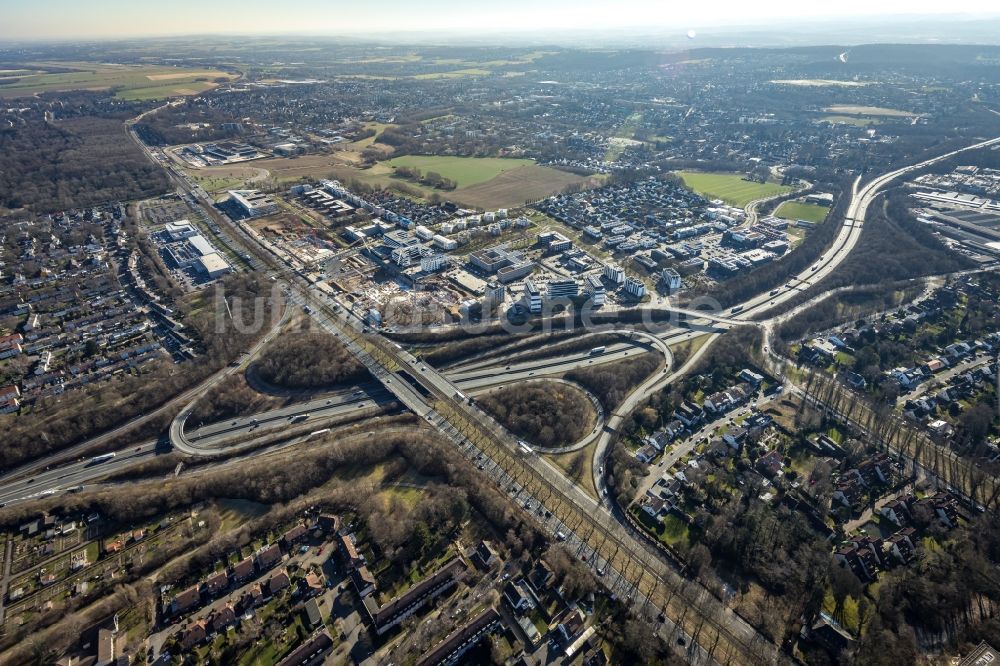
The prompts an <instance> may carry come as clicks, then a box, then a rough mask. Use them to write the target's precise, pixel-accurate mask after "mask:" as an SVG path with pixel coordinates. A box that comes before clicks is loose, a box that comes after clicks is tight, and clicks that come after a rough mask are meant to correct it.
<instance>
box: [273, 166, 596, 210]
mask: <svg viewBox="0 0 1000 666" xmlns="http://www.w3.org/2000/svg"><path fill="white" fill-rule="evenodd" d="M311 157H312V156H310V157H306V158H298V159H297V160H286V161H285V164H283V165H282V166H283V167H285V168H283V169H280V170H278V171H275V170H274V169H272V168H271V166H270V165H269V164H268V163H267V162H263V163H259V164H260V165H261V166H265V167H267V168H269V169H271V171H272V174H273V175H274V177H275V178H276V179H277V180H278V181H279V182H281V181H283V180H286V177H287V180H294V179H297V178H298V177H299V176H302V175H304V174H306V173H310V172H317V171H319V172H322V173H316V176H317V177H332V178H337V179H339V180H341V181H344V182H350V181H351V180H358V181H361V182H363V183H365V184H367V185H371V186H373V187H387V188H391V187H392V186H393V185H398V186H399V187H401V188H403V189H404V191H407V192H418V193H419V194H420V196H422V197H423V198H424V199H428V198H430V197H432V196H434V195H435V194H436V195H438V196H440V197H441V198H442V199H447V200H449V201H454V202H455V203H458V204H460V205H462V206H468V207H472V208H483V209H487V210H493V209H497V208H511V207H515V206H520V205H522V204H524V203H525V202H527V201H537V200H538V199H543V198H545V197H547V196H551V195H553V194H557V193H559V192H561V191H563V190H564V189H565V188H566V187H567V186H568V185H575V184H583V185H584V186H596V185H597V184H599V183H600V180H599V179H596V178H588V177H586V176H578V175H575V174H571V173H568V172H565V171H560V170H559V169H553V168H551V167H546V166H539V165H537V164H535V163H534V162H533V161H532V160H525V159H505V158H493V157H444V156H423V155H407V156H404V157H399V158H395V159H392V160H388V161H384V162H378V163H377V164H375V165H373V166H372V167H370V168H367V169H359V168H356V167H354V166H353V165H351V164H344V163H340V164H336V163H334V160H331V159H330V157H329V156H326V162H327V167H326V168H325V169H323V168H317V167H316V166H313V167H310V168H302V167H301V164H302V161H303V160H308V159H311ZM317 157H319V156H317ZM268 162H269V161H268ZM295 162H298V163H299V165H297V166H292V165H293V164H294V163H295ZM276 166H277V165H276ZM395 166H407V167H411V168H416V169H419V170H420V171H421V172H422V173H427V172H432V171H433V172H437V173H439V174H440V175H441V176H443V177H444V178H448V179H450V180H454V181H456V182H457V183H458V187H457V188H456V189H454V190H450V191H448V190H436V189H434V188H432V187H428V186H425V185H421V184H420V183H417V182H414V181H412V180H405V179H403V178H398V177H396V176H394V175H393V167H395Z"/></svg>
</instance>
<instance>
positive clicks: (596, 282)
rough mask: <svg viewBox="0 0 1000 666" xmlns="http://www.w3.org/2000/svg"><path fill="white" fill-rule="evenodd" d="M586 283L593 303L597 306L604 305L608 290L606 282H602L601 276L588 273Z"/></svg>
mask: <svg viewBox="0 0 1000 666" xmlns="http://www.w3.org/2000/svg"><path fill="white" fill-rule="evenodd" d="M584 284H585V286H586V289H587V295H588V296H590V303H591V305H593V306H594V307H595V308H596V307H600V306H602V305H604V300H605V298H606V297H607V292H606V291H605V290H604V283H603V282H601V278H599V277H598V276H596V275H588V276H587V279H586V280H585V281H584Z"/></svg>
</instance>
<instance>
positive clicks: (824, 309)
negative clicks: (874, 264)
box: [778, 282, 922, 342]
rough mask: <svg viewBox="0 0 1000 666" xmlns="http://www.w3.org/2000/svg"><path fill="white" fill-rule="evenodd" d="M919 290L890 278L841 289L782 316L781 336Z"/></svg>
mask: <svg viewBox="0 0 1000 666" xmlns="http://www.w3.org/2000/svg"><path fill="white" fill-rule="evenodd" d="M921 291H922V289H921V287H920V285H915V284H913V283H909V282H902V283H901V282H892V283H888V284H880V285H876V286H874V287H862V288H858V289H850V290H848V291H844V292H841V293H839V294H837V295H835V296H830V297H829V298H827V299H825V300H823V301H820V302H819V303H817V304H816V305H813V306H812V307H810V308H807V309H806V310H803V311H802V312H800V313H798V314H797V315H795V317H793V318H791V319H788V320H786V321H785V322H783V323H782V324H781V325H780V326H779V327H778V337H780V338H781V339H782V340H785V341H786V342H787V341H791V340H797V339H799V338H801V337H803V336H805V335H807V334H809V333H813V332H816V331H824V330H827V329H829V328H832V327H834V326H837V325H839V324H844V323H847V322H851V321H855V320H858V319H861V318H862V317H865V316H868V315H869V314H872V313H875V312H882V311H885V310H890V309H892V308H895V307H898V306H899V305H901V304H903V303H909V302H910V301H912V300H913V299H914V298H916V297H917V295H918V294H919V293H920V292H921Z"/></svg>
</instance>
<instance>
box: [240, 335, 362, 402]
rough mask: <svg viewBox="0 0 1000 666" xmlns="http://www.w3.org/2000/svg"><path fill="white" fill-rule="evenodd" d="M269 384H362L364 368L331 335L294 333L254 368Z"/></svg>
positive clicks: (277, 342) (279, 340)
mask: <svg viewBox="0 0 1000 666" xmlns="http://www.w3.org/2000/svg"><path fill="white" fill-rule="evenodd" d="M254 371H255V372H256V373H257V374H258V376H259V377H260V378H261V379H263V380H264V381H265V382H267V383H269V384H273V385H274V386H279V387H282V388H289V389H310V388H321V387H326V386H335V385H337V384H344V383H349V382H358V381H362V380H363V379H364V378H365V377H366V376H367V374H368V373H367V371H366V370H365V367H364V366H363V365H362V364H361V362H360V361H358V360H357V359H356V358H354V356H352V355H351V353H350V352H349V351H348V350H347V348H346V347H344V345H343V344H341V343H340V341H339V340H337V339H336V338H334V337H333V336H332V335H330V334H329V333H323V332H320V331H301V330H300V331H294V332H292V333H287V334H285V335H281V336H279V337H278V338H276V339H275V340H274V342H272V343H271V346H270V347H269V348H268V349H267V350H266V351H265V352H264V354H263V355H262V356H261V357H260V360H259V361H257V363H256V364H255V365H254Z"/></svg>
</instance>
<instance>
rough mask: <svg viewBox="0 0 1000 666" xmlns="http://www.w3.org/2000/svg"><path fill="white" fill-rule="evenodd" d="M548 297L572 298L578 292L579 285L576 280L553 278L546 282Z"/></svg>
mask: <svg viewBox="0 0 1000 666" xmlns="http://www.w3.org/2000/svg"><path fill="white" fill-rule="evenodd" d="M547 293H548V297H549V298H550V299H552V298H573V297H574V296H576V295H577V294H579V293H580V285H579V284H578V283H577V281H576V280H553V281H552V282H549V284H548V292H547Z"/></svg>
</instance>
